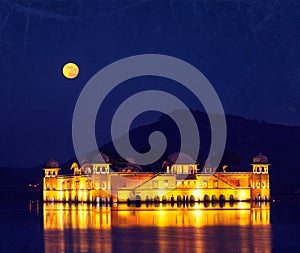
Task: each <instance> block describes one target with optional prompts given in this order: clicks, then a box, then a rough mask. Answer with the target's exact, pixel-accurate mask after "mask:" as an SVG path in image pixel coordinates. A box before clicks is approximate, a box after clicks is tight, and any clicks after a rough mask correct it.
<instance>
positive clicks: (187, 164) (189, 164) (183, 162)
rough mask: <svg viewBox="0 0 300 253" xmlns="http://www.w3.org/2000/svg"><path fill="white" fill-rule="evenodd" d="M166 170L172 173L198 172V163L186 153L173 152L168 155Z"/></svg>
mask: <svg viewBox="0 0 300 253" xmlns="http://www.w3.org/2000/svg"><path fill="white" fill-rule="evenodd" d="M163 165H167V168H166V172H167V173H171V174H173V173H174V174H197V164H196V163H195V161H193V159H192V158H191V157H190V156H189V155H187V154H185V153H173V154H171V155H169V156H168V161H166V162H165V163H164V164H163Z"/></svg>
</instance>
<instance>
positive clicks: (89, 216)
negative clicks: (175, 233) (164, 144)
mask: <svg viewBox="0 0 300 253" xmlns="http://www.w3.org/2000/svg"><path fill="white" fill-rule="evenodd" d="M263 224H270V209H269V205H268V204H264V205H263V206H260V207H258V206H252V207H251V206H250V203H247V202H240V203H235V204H234V205H233V206H230V204H229V203H226V204H225V206H223V207H222V208H220V207H219V206H212V205H210V206H207V207H204V206H203V204H196V205H194V206H193V207H184V206H180V207H177V206H173V207H171V206H170V205H162V204H160V205H158V206H154V205H153V206H151V205H150V206H146V205H142V206H141V207H135V206H129V207H128V206H127V205H120V206H118V207H116V206H115V207H114V206H113V207H106V206H104V207H100V206H94V205H92V204H78V205H72V204H63V203H56V204H44V229H45V230H47V229H58V230H60V229H90V228H97V229H99V228H102V229H104V228H111V227H112V226H117V227H118V226H119V227H123V226H156V227H173V226H176V227H178V226H193V227H201V226H216V225H225V226H229V225H240V226H242V225H263Z"/></svg>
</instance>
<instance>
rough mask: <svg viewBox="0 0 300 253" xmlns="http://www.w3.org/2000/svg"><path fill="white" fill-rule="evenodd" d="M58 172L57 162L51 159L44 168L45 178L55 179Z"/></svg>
mask: <svg viewBox="0 0 300 253" xmlns="http://www.w3.org/2000/svg"><path fill="white" fill-rule="evenodd" d="M59 170H60V168H59V164H58V162H57V161H55V160H54V159H52V158H51V159H50V160H49V161H48V162H46V164H45V168H44V171H45V177H57V176H58V171H59Z"/></svg>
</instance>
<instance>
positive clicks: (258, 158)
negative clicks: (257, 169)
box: [253, 153, 269, 163]
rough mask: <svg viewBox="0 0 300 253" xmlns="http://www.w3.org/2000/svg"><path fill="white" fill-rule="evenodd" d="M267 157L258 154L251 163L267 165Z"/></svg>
mask: <svg viewBox="0 0 300 253" xmlns="http://www.w3.org/2000/svg"><path fill="white" fill-rule="evenodd" d="M268 162H269V161H268V157H266V156H265V155H263V154H262V153H259V154H258V155H257V156H255V157H254V158H253V163H268Z"/></svg>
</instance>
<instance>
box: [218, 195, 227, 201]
mask: <svg viewBox="0 0 300 253" xmlns="http://www.w3.org/2000/svg"><path fill="white" fill-rule="evenodd" d="M219 201H220V202H225V201H226V199H225V196H224V195H223V194H220V196H219Z"/></svg>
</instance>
